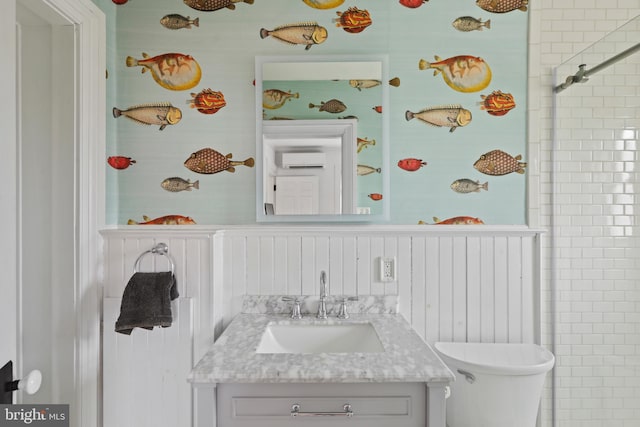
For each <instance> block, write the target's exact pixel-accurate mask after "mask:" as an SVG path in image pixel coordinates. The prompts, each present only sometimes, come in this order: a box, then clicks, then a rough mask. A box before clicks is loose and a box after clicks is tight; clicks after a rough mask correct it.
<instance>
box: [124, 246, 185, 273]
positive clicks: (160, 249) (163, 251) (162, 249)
mask: <svg viewBox="0 0 640 427" xmlns="http://www.w3.org/2000/svg"><path fill="white" fill-rule="evenodd" d="M146 254H157V255H164V256H166V257H167V259H168V260H169V265H170V266H171V273H173V272H174V270H175V265H174V263H173V259H171V256H169V246H167V244H166V243H158V244H157V245H155V246H154V247H153V248H151V249H149V250H147V251H144V252H142V253H141V254H140V256H139V257H138V259H136V262H135V264H133V272H134V273H138V272H139V271H140V261H141V260H142V258H143V257H144V256H145V255H146Z"/></svg>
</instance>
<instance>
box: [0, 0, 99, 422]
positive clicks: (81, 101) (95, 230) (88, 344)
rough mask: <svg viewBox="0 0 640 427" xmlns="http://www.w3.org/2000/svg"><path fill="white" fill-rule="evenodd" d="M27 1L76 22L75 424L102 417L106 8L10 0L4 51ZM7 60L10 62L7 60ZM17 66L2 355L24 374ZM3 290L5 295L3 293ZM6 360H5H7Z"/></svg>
mask: <svg viewBox="0 0 640 427" xmlns="http://www.w3.org/2000/svg"><path fill="white" fill-rule="evenodd" d="M18 2H20V3H21V4H24V5H25V6H27V7H30V6H34V7H36V8H41V7H42V6H45V7H47V8H48V9H49V10H51V11H53V12H54V13H55V14H57V15H58V16H61V17H63V18H64V19H65V20H66V21H68V22H69V23H70V24H72V25H73V26H74V27H75V32H76V46H75V51H76V58H77V61H76V84H75V86H76V93H75V94H74V95H75V112H74V119H75V120H76V129H75V141H74V145H75V155H76V171H75V175H76V179H75V181H76V185H75V189H74V191H75V195H74V197H75V212H76V217H75V218H74V222H75V227H76V233H77V235H76V242H75V246H76V249H75V266H74V272H73V275H74V284H73V286H74V295H75V298H74V301H71V302H70V303H72V307H71V309H72V310H73V312H74V313H75V339H74V343H75V344H74V358H75V360H74V378H73V381H74V386H75V399H74V400H75V401H74V402H69V403H70V404H71V406H70V411H71V414H70V418H71V420H72V423H73V424H72V425H77V426H83V427H84V426H87V427H92V426H98V425H100V418H99V417H100V415H101V413H100V412H101V411H100V402H101V381H100V372H101V367H100V360H101V358H100V354H101V353H100V319H101V314H100V313H101V310H100V306H101V305H100V301H101V295H102V292H101V290H102V286H101V278H100V272H101V264H102V243H101V242H102V239H101V237H100V234H99V230H100V228H102V227H104V212H105V205H104V196H105V191H104V188H105V186H104V182H105V181H104V153H105V136H106V127H105V117H106V115H105V108H106V106H105V102H106V101H105V100H106V84H105V70H106V33H105V32H106V24H105V16H104V14H103V13H102V11H101V10H100V9H99V8H98V7H97V6H96V5H95V4H94V3H92V2H91V1H90V0H8V1H5V2H4V3H3V6H2V9H3V13H2V14H1V16H0V37H1V38H2V40H3V43H1V44H0V53H1V54H2V56H3V57H4V58H17V55H18V48H17V43H18V42H19V41H18V38H17V35H16V25H17V18H16V4H17V3H18ZM7 62H8V63H9V64H11V63H12V62H11V61H10V60H8V61H7ZM18 82H19V76H18V75H17V72H16V70H15V67H11V66H8V67H3V69H2V70H0V94H1V95H2V102H1V103H0V129H2V133H3V141H2V150H3V157H4V162H3V163H4V164H3V167H0V182H3V185H2V186H0V203H1V206H2V207H3V208H2V209H0V236H3V238H2V239H0V271H2V272H3V282H4V283H2V293H3V298H0V313H4V314H0V320H2V321H3V322H4V321H5V320H6V324H7V325H9V326H8V328H7V329H8V330H6V331H2V340H3V341H5V342H6V343H7V345H4V342H3V345H2V346H0V347H2V348H3V349H2V350H0V358H2V359H5V358H6V359H12V360H14V361H15V362H16V375H22V374H23V373H22V372H21V367H20V360H19V355H20V351H19V346H20V337H19V336H18V331H19V330H20V318H19V308H18V307H20V305H21V304H22V302H21V301H20V284H19V271H18V268H19V257H18V249H19V241H18V234H17V233H18V231H17V230H19V227H20V211H19V190H18V189H19V177H18V167H17V165H18V161H19V158H18V156H19V154H18V153H19V150H18V147H19V144H20V141H19V132H18V120H19V116H18V112H17V108H16V106H17V105H18V101H19V100H18V93H17V86H18ZM5 295H6V296H7V298H5ZM5 362H6V360H5Z"/></svg>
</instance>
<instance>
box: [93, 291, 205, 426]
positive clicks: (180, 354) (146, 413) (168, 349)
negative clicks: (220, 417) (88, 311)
mask: <svg viewBox="0 0 640 427" xmlns="http://www.w3.org/2000/svg"><path fill="white" fill-rule="evenodd" d="M121 300H122V299H121V298H105V299H104V301H103V307H104V325H105V327H104V333H103V380H102V382H103V396H104V398H103V414H104V417H103V426H104V427H158V426H166V427H169V426H189V425H191V423H192V402H191V395H192V391H191V386H190V384H188V383H187V381H186V377H187V375H188V374H189V372H190V371H191V368H192V367H193V364H194V360H193V336H192V334H193V319H192V301H193V300H192V299H191V298H178V299H177V300H175V301H174V303H172V310H173V313H172V314H173V318H174V319H173V323H172V325H171V326H170V327H168V328H154V329H153V330H151V331H147V330H144V329H140V328H135V329H134V330H133V331H132V332H131V335H123V334H119V333H117V332H115V331H114V325H115V322H116V320H117V318H118V315H119V314H120V303H121ZM175 302H177V303H175Z"/></svg>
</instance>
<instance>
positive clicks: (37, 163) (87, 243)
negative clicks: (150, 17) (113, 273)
mask: <svg viewBox="0 0 640 427" xmlns="http://www.w3.org/2000/svg"><path fill="white" fill-rule="evenodd" d="M79 26H81V27H82V31H78V28H79ZM0 38H1V39H2V43H0V53H2V57H4V58H7V61H8V62H7V63H8V64H9V65H8V66H6V67H2V68H0V93H1V94H2V98H3V102H2V103H0V129H2V141H0V142H1V146H2V153H3V160H4V161H3V163H4V165H3V166H2V167H1V168H0V182H2V183H3V185H2V186H0V206H2V209H0V235H1V236H2V239H0V271H2V279H1V280H0V290H1V292H2V293H1V297H0V322H1V323H0V324H2V328H0V364H4V363H6V361H8V360H13V361H14V376H15V377H17V378H20V377H22V376H23V375H24V374H26V373H27V372H28V371H29V370H31V369H34V368H37V369H41V370H42V371H43V375H44V378H43V385H42V389H41V391H40V392H38V394H36V395H34V396H33V397H31V398H28V397H26V396H24V395H21V394H18V395H17V397H14V402H16V403H20V402H25V403H29V402H31V403H69V404H70V424H71V426H83V427H84V426H87V427H91V426H95V425H97V420H98V385H99V371H98V368H99V336H100V334H99V331H100V323H99V314H100V312H99V303H98V289H99V288H98V286H97V273H96V269H97V267H96V266H97V265H98V264H99V255H100V253H101V252H100V251H101V245H100V237H99V234H98V232H97V230H98V224H102V223H103V218H104V206H103V204H102V203H101V202H100V201H101V200H102V199H103V195H104V190H103V185H102V182H103V177H102V172H100V169H99V168H98V167H97V165H96V160H97V156H96V153H100V154H101V160H102V161H101V162H100V164H102V162H103V158H102V156H103V155H104V135H105V127H104V116H105V112H104V111H105V106H104V103H105V91H104V70H105V68H106V67H105V49H106V44H105V22H104V15H103V14H102V12H101V11H100V10H99V9H98V8H97V7H96V6H95V4H93V3H92V2H91V1H90V0H4V1H3V3H2V14H0ZM22 71H25V72H24V73H22Z"/></svg>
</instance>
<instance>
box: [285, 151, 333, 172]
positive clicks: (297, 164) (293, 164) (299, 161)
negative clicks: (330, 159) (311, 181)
mask: <svg viewBox="0 0 640 427" xmlns="http://www.w3.org/2000/svg"><path fill="white" fill-rule="evenodd" d="M326 161H327V155H326V154H325V153H282V167H283V168H285V169H301V168H323V167H324V166H325V164H326Z"/></svg>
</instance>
